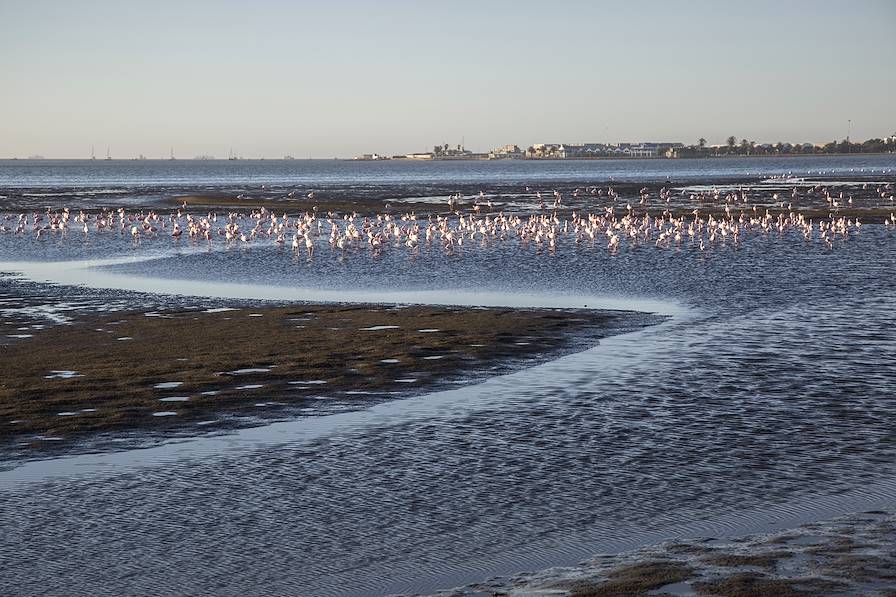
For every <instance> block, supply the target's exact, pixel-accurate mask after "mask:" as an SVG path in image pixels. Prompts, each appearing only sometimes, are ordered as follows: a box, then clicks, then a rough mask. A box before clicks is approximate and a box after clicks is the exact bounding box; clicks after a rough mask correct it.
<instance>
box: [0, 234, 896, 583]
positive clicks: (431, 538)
mask: <svg viewBox="0 0 896 597" xmlns="http://www.w3.org/2000/svg"><path fill="white" fill-rule="evenodd" d="M894 241H896V233H893V232H891V231H888V230H885V228H884V227H883V226H882V225H866V226H865V227H863V228H862V230H861V233H859V234H858V235H853V236H851V237H850V238H849V239H847V240H845V241H842V242H838V244H837V245H836V247H835V248H834V249H833V250H829V249H827V248H826V247H824V246H823V245H821V244H819V243H808V244H807V243H804V242H802V241H801V239H797V238H794V237H793V236H792V235H784V236H778V235H775V234H772V235H768V236H757V237H752V238H750V239H748V240H747V241H745V242H744V243H742V245H741V246H740V247H739V248H735V247H732V246H730V245H728V246H720V247H717V248H715V249H713V250H712V251H706V252H701V251H699V250H696V249H694V248H692V247H684V248H682V249H679V250H666V249H659V248H657V247H654V246H651V245H648V246H641V247H637V248H634V249H631V248H627V247H626V248H625V249H624V250H621V251H619V252H617V253H609V252H607V250H606V249H605V248H602V247H599V246H598V247H591V246H584V245H583V246H578V247H576V246H571V245H566V244H565V245H561V246H560V247H559V248H558V250H557V251H556V252H555V253H553V254H551V253H549V252H537V251H536V250H535V249H534V248H533V247H530V248H529V249H522V248H520V247H519V245H517V244H515V243H514V244H510V243H507V244H498V245H491V246H488V247H480V246H476V247H469V248H466V249H465V250H464V251H463V252H461V253H458V254H455V255H452V256H446V255H445V254H444V253H443V252H441V251H426V250H422V251H420V253H419V255H417V256H409V255H408V254H406V253H405V252H402V251H392V252H386V253H384V254H383V255H382V256H381V257H380V258H378V259H372V258H370V256H369V255H366V254H357V255H350V256H349V257H348V258H347V259H344V260H340V259H339V258H338V257H337V256H335V255H327V254H326V253H324V252H322V254H321V256H320V257H319V258H315V259H314V260H311V261H307V260H305V259H300V260H297V259H295V258H294V256H293V255H292V253H291V252H290V251H283V250H280V249H277V248H276V247H268V246H260V245H259V246H254V247H252V248H251V249H250V250H223V249H222V250H218V249H215V250H211V251H205V250H193V249H188V250H184V249H170V248H167V247H163V246H161V245H160V246H159V247H158V250H157V251H156V252H154V253H152V254H148V253H147V252H145V251H144V252H141V251H140V250H137V251H135V252H133V253H132V256H131V257H130V258H128V259H121V260H118V259H114V260H112V261H106V262H98V263H96V264H95V265H97V266H98V267H96V268H94V269H90V270H84V269H78V268H79V267H81V266H82V265H83V264H80V265H77V266H73V265H60V264H58V263H57V264H50V265H46V264H44V265H40V264H38V265H33V264H32V265H22V264H21V263H4V264H0V270H4V271H10V270H17V271H22V272H24V273H25V274H26V275H28V276H30V277H32V278H34V279H36V280H46V281H56V282H62V283H71V282H73V281H78V280H80V281H84V282H87V283H90V284H93V285H96V286H97V287H102V288H112V289H115V288H119V289H131V290H137V291H146V290H151V289H155V290H161V291H171V292H174V291H181V292H186V293H192V294H199V295H210V296H219V297H227V296H233V297H248V296H254V297H257V298H277V299H298V300H302V299H304V300H349V301H350V300H381V301H386V302H389V301H391V302H435V303H439V302H441V303H457V304H468V305H476V304H506V305H521V306H522V305H545V306H554V307H563V306H575V307H582V306H584V305H585V304H587V305H588V306H589V307H596V308H629V309H635V310H647V311H654V312H664V313H668V314H670V315H671V316H672V318H671V319H670V320H669V321H667V322H666V323H663V324H660V325H658V326H654V327H651V328H647V329H645V330H642V331H640V332H635V333H631V334H626V335H622V336H617V337H613V338H608V339H605V340H604V341H602V342H601V344H600V345H599V346H597V347H595V348H593V349H591V350H588V351H585V352H583V353H579V354H574V355H569V356H566V357H564V358H562V359H559V360H557V361H554V362H551V363H547V364H544V365H540V366H538V367H534V368H532V369H529V370H525V371H520V372H518V373H514V374H511V375H507V376H503V377H498V378H493V379H490V380H488V381H486V382H485V383H482V384H479V385H475V386H468V387H461V388H458V389H456V390H451V391H445V392H439V393H436V394H432V395H428V396H419V397H416V398H412V399H408V400H404V401H398V402H391V403H382V404H379V405H377V406H375V407H373V408H371V409H369V410H366V411H360V412H348V413H341V414H335V415H332V416H330V417H318V418H315V419H308V420H298V421H292V422H286V423H277V424H274V425H270V426H268V427H264V428H257V429H248V430H242V431H240V432H237V433H234V434H228V435H221V436H212V437H204V438H202V439H200V440H191V441H185V442H178V443H174V444H169V445H165V446H160V447H156V448H151V449H147V450H142V451H141V450H132V451H127V452H121V453H116V454H102V455H86V456H81V457H75V458H70V459H56V460H52V461H43V462H33V463H29V464H24V465H22V466H20V467H18V468H13V469H12V470H8V471H5V472H2V473H0V520H2V521H3V528H4V531H5V532H4V534H3V536H2V537H0V563H2V566H3V568H4V570H5V573H4V578H3V580H0V588H4V589H5V591H3V592H7V593H8V592H10V590H11V589H12V588H14V589H15V592H16V593H18V594H36V593H40V592H44V591H49V592H50V593H60V594H61V593H79V592H83V593H92V594H110V595H111V594H136V593H163V594H168V593H171V594H173V593H183V592H214V593H217V594H244V593H246V592H250V593H251V592H257V591H258V588H259V587H263V588H264V589H266V590H268V591H269V592H272V593H291V594H305V595H355V594H370V595H377V594H384V593H387V592H390V591H404V590H433V589H436V588H439V587H445V586H452V585H456V584H460V583H464V582H472V581H475V580H477V579H480V578H484V577H487V576H489V575H491V574H499V573H500V574H506V573H510V572H513V571H516V570H519V569H521V568H533V567H542V566H550V565H555V564H564V563H571V562H573V561H575V560H576V559H581V558H582V557H585V556H586V555H587V554H588V553H591V552H597V551H601V550H614V549H622V548H628V547H633V546H634V545H635V544H637V543H638V542H649V541H655V540H657V539H658V538H661V537H665V536H670V535H673V534H676V533H678V534H685V535H687V534H691V535H697V534H712V535H723V534H726V533H733V532H735V531H736V530H738V529H740V530H743V529H747V530H748V531H749V529H751V528H756V527H762V526H768V525H773V524H775V523H776V522H777V523H782V524H783V522H782V521H784V522H792V521H798V520H803V519H810V518H812V517H813V516H817V515H818V513H819V512H824V513H825V515H828V514H836V513H838V512H839V511H847V510H849V509H851V508H862V507H869V506H870V505H873V504H875V503H880V502H886V501H887V500H892V499H893V496H894V486H896V485H894V480H896V398H894V394H893V392H892V387H894V383H896V367H894V363H896V354H894V353H896V326H894V325H893V322H894V318H893V313H894V309H896V280H894V276H893V273H894V271H896V251H894ZM0 242H4V241H3V239H2V237H0ZM6 242H12V241H6ZM154 250H155V249H154ZM59 255H60V256H61V257H63V258H65V257H66V256H67V258H69V259H74V258H79V257H80V253H78V252H77V251H73V252H72V253H67V252H66V250H65V249H64V246H63V248H62V249H60V253H59ZM107 256H108V255H107ZM114 256H117V254H116V255H114ZM147 257H151V258H149V259H147ZM222 280H228V281H231V280H238V281H239V283H234V282H227V283H224V282H222ZM396 289H401V290H400V291H397V290H396ZM306 383H307V382H306ZM322 392H324V390H323V387H322ZM160 397H164V396H160ZM160 412H165V411H163V410H162V409H161V408H160ZM122 554H126V555H125V556H122Z"/></svg>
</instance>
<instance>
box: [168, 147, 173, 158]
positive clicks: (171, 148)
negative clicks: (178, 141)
mask: <svg viewBox="0 0 896 597" xmlns="http://www.w3.org/2000/svg"><path fill="white" fill-rule="evenodd" d="M168 159H169V160H173V159H174V148H173V147H172V148H171V157H169V158H168Z"/></svg>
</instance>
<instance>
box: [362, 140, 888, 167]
mask: <svg viewBox="0 0 896 597" xmlns="http://www.w3.org/2000/svg"><path fill="white" fill-rule="evenodd" d="M894 152H896V133H893V134H892V135H890V136H889V137H884V138H881V139H868V140H866V141H863V142H861V143H859V142H852V141H850V140H849V139H844V140H842V141H831V142H829V143H785V142H781V141H779V142H777V143H756V142H755V141H750V140H747V139H740V140H738V139H737V137H734V136H731V137H728V139H727V141H726V143H724V144H721V145H708V144H707V142H706V139H699V140H698V141H697V143H695V144H693V145H685V144H684V143H536V144H534V145H530V146H529V147H527V148H525V149H522V148H521V147H520V146H519V145H502V146H501V147H496V148H494V149H492V150H491V151H488V152H474V151H471V150H469V149H467V148H466V147H464V146H463V144H458V145H455V146H451V145H448V144H447V143H446V144H444V145H436V146H435V147H433V148H432V151H425V152H419V153H406V154H401V155H391V156H390V155H384V154H378V153H366V154H363V155H360V156H357V157H355V158H354V159H355V160H362V161H374V160H582V159H586V160H587V159H601V158H703V157H723V156H751V155H752V156H766V155H811V154H834V153H894Z"/></svg>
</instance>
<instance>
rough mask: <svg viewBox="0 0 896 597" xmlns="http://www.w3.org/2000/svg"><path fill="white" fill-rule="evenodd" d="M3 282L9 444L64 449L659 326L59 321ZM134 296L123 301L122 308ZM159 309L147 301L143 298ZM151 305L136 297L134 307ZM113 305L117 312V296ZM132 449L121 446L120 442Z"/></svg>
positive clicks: (176, 313) (328, 318)
mask: <svg viewBox="0 0 896 597" xmlns="http://www.w3.org/2000/svg"><path fill="white" fill-rule="evenodd" d="M28 288H30V286H28V285H18V284H16V283H15V282H14V281H10V280H7V281H6V282H5V283H4V290H5V292H4V293H3V305H2V307H3V313H4V317H3V320H2V322H0V333H2V337H0V350H2V353H3V359H2V362H0V380H2V381H0V420H2V425H0V442H2V444H3V445H4V448H3V451H4V452H7V453H8V454H18V455H25V456H27V455H28V454H29V453H34V452H36V453H55V452H59V451H66V450H70V449H72V448H75V447H77V446H78V445H79V443H84V442H85V441H86V442H87V443H88V444H89V443H91V441H93V443H96V440H97V439H99V440H100V443H102V438H101V437H100V436H109V434H112V435H113V436H114V435H116V434H119V435H120V434H130V435H135V434H136V435H139V434H141V433H145V434H149V435H150V438H149V439H156V440H157V439H164V438H165V436H167V435H175V436H182V435H195V434H200V433H207V432H212V431H220V430H221V429H226V428H230V427H234V426H237V427H238V426H245V425H258V424H264V423H266V422H270V421H272V420H278V419H281V420H282V419H284V418H291V417H296V416H315V415H322V414H329V413H332V412H336V411H339V410H346V409H356V408H362V407H364V406H367V405H369V404H371V403H374V402H378V401H382V400H384V399H394V398H398V397H406V396H410V395H413V394H420V393H425V392H430V391H434V390H437V389H441V388H448V387H457V384H469V383H474V382H476V381H481V380H483V379H485V378H486V377H489V376H492V375H497V374H501V373H507V372H510V371H512V370H515V369H518V368H521V367H527V366H531V365H534V364H537V363H539V362H544V361H546V360H549V359H553V358H557V357H558V356H560V355H562V354H565V353H568V352H571V351H576V350H582V349H585V348H587V347H589V346H593V345H594V344H596V343H597V342H598V340H599V338H601V337H604V336H606V335H612V334H616V333H621V332H623V331H627V330H631V329H636V328H638V327H642V326H644V325H649V324H650V323H654V322H656V321H658V320H659V318H657V317H652V316H647V315H643V314H633V313H626V312H595V311H588V310H583V311H556V310H513V309H498V308H448V307H422V306H401V305H395V306H379V305H370V306H363V305H362V306H358V305H352V306H340V305H329V306H321V305H308V304H285V305H284V304H278V305H274V304H270V303H240V302H235V301H231V302H222V301H216V302H214V303H213V306H211V307H209V306H207V305H208V302H199V301H197V300H196V299H193V304H192V305H191V304H189V299H187V300H183V299H182V300H181V304H180V305H179V306H177V305H172V306H170V307H165V306H162V305H156V306H152V305H151V301H148V302H144V303H141V304H142V305H145V306H148V307H150V308H149V309H148V310H145V311H144V310H134V309H133V307H132V306H131V305H132V304H133V303H132V302H131V303H130V304H129V301H128V300H126V299H127V297H125V298H123V299H122V301H121V302H120V303H118V304H117V305H116V306H113V307H112V309H111V310H107V308H104V306H103V305H104V303H103V302H102V300H100V301H96V300H95V299H94V300H87V301H86V302H85V303H84V304H83V305H82V307H81V308H77V306H75V307H74V308H73V309H72V310H70V311H66V312H65V313H64V314H61V315H60V314H59V313H57V314H56V317H57V320H60V319H61V321H57V322H56V323H53V322H52V321H46V320H45V317H42V313H43V314H44V315H46V312H45V311H42V310H41V306H42V305H44V304H45V301H46V300H47V297H46V296H40V294H41V293H47V292H50V293H53V294H55V296H56V297H58V299H59V300H61V299H62V297H67V298H66V300H67V301H69V304H71V303H77V302H78V301H77V300H76V296H77V293H78V290H77V289H67V288H61V287H60V288H56V287H49V288H45V289H43V290H42V291H41V292H39V293H38V294H37V295H36V296H29V295H28V292H27V289H28ZM119 298H121V297H119ZM142 298H143V299H147V298H148V297H142ZM135 299H136V300H138V301H139V298H138V297H130V301H133V300H135ZM106 300H107V301H109V302H108V303H105V305H109V304H112V303H114V301H113V300H112V297H106ZM119 447H120V446H119Z"/></svg>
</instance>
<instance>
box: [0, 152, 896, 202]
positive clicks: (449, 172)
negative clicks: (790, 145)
mask: <svg viewBox="0 0 896 597" xmlns="http://www.w3.org/2000/svg"><path fill="white" fill-rule="evenodd" d="M862 171H864V172H865V173H868V174H871V173H889V172H894V171H896V155H856V156H830V157H826V156H817V157H816V156H812V157H790V158H787V157H782V158H715V159H700V160H670V159H627V160H582V161H521V160H499V161H460V162H453V161H451V162H449V161H440V162H422V161H421V162H415V161H403V160H402V161H391V160H390V161H382V162H364V161H352V160H237V161H228V160H214V161H203V160H174V161H172V160H144V161H119V160H111V161H106V160H96V161H91V160H3V161H0V194H2V191H3V189H22V188H42V189H85V188H86V189H106V188H112V187H118V188H121V189H124V190H127V189H137V188H140V187H172V188H186V189H189V188H194V187H214V188H229V187H234V186H236V187H239V186H241V185H262V184H264V185H284V186H289V185H296V186H301V187H327V186H333V185H339V186H367V185H404V184H440V185H441V184H444V185H452V184H461V183H476V182H482V183H483V184H486V183H501V184H513V183H529V182H532V183H535V182H539V181H542V182H547V181H558V182H560V181H571V182H572V181H574V182H583V183H585V182H591V181H593V182H606V181H611V180H618V181H642V180H643V181H645V182H646V181H664V180H667V179H670V180H675V181H686V180H717V179H731V178H741V177H746V178H748V177H757V176H770V175H781V174H787V173H792V174H793V175H795V176H800V175H811V174H819V173H821V172H823V173H825V174H827V175H831V174H848V173H853V174H855V173H857V172H862Z"/></svg>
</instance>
